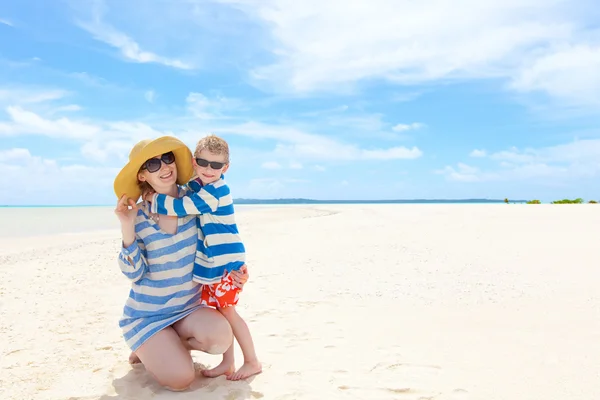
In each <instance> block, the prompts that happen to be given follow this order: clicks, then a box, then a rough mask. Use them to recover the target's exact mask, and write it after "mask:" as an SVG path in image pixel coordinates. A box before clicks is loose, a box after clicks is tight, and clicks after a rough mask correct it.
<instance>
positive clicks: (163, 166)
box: [138, 153, 177, 194]
mask: <svg viewBox="0 0 600 400" xmlns="http://www.w3.org/2000/svg"><path fill="white" fill-rule="evenodd" d="M151 160H152V161H151ZM174 161H175V157H174V156H173V153H167V154H163V155H162V156H156V157H154V158H152V159H150V160H147V161H146V163H144V165H143V166H142V169H140V172H139V173H138V180H139V181H140V182H146V183H148V184H149V185H150V186H152V189H154V191H155V192H156V193H160V194H168V193H170V192H171V191H172V189H173V187H174V186H176V183H177V164H175V162H174ZM159 162H160V167H159V168H158V169H156V167H157V166H158V163H159ZM151 171H154V172H151Z"/></svg>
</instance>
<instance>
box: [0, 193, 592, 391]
mask: <svg viewBox="0 0 600 400" xmlns="http://www.w3.org/2000/svg"><path fill="white" fill-rule="evenodd" d="M52 212H53V211H51V210H50V211H48V212H46V213H45V214H43V213H42V214H39V215H38V214H36V215H35V216H32V217H31V218H39V219H42V220H44V218H52V215H51V213H52ZM23 218H25V219H27V218H28V217H26V216H25V217H23ZM66 218H69V217H66ZM99 218H100V219H103V218H107V219H106V220H102V221H100V222H99V223H98V229H99V230H98V231H97V232H89V231H87V232H82V231H78V232H72V233H68V232H69V231H70V230H69V229H66V230H61V231H60V233H52V232H51V230H49V231H47V232H41V234H43V235H49V234H50V236H40V237H31V231H30V230H28V233H29V234H28V235H26V236H24V235H17V236H21V237H14V236H15V235H11V234H10V229H11V228H10V225H8V224H3V225H2V226H3V234H2V237H1V238H0V335H1V340H0V399H3V400H25V399H36V400H50V399H51V400H58V399H71V400H77V399H101V400H113V399H115V400H116V399H118V400H129V399H136V400H146V399H158V400H163V399H164V400H167V399H180V400H188V399H195V400H197V399H203V400H221V399H222V400H226V399H227V400H234V399H261V398H262V399H266V400H296V399H297V400H308V399H310V400H325V399H326V400H331V399H353V400H356V399H365V400H378V399H385V400H388V399H389V400H392V399H407V400H409V399H414V400H418V399H421V400H423V399H435V400H448V399H453V400H463V399H476V400H554V399H556V400H567V399H568V400H593V399H600V364H599V360H600V290H599V286H600V268H598V251H597V249H598V239H597V228H598V226H600V208H599V206H598V205H587V204H585V205H514V204H511V205H503V204H500V205H477V204H468V205H467V204H464V205H458V204H455V205H431V204H429V205H319V206H293V207H280V208H275V207H268V208H264V209H255V210H252V211H248V212H240V213H239V214H238V223H239V227H240V231H241V234H242V236H243V238H244V241H245V243H246V246H247V250H248V266H249V268H250V273H251V277H250V281H249V282H248V284H247V285H246V288H245V290H244V292H243V293H242V296H241V300H240V305H239V307H238V308H239V310H240V314H242V315H243V316H244V317H245V318H246V320H247V321H248V324H249V326H250V329H251V331H252V333H253V336H254V340H255V343H256V348H257V352H258V354H259V357H260V358H261V360H262V362H263V366H264V372H263V373H262V374H261V375H258V376H256V377H254V378H251V379H249V380H248V381H245V382H229V381H227V380H225V378H223V377H220V378H216V379H209V378H203V377H200V376H199V377H198V379H197V380H196V382H195V383H194V384H193V386H192V388H191V389H190V390H188V391H186V392H182V393H173V392H169V391H167V390H164V389H162V388H160V387H159V386H158V385H157V384H156V383H154V381H153V380H152V378H151V377H150V376H149V375H148V374H147V373H146V372H145V370H144V368H143V366H136V367H131V366H130V365H129V364H128V362H127V356H128V354H129V352H128V349H127V347H126V345H125V343H124V341H123V339H122V338H121V331H120V329H119V327H118V319H119V317H120V315H121V312H122V307H123V304H124V302H125V299H126V296H127V293H128V291H129V285H128V282H127V280H126V279H125V277H123V276H122V275H121V272H120V271H119V267H118V265H117V261H116V260H117V254H118V249H119V245H120V237H119V232H118V231H117V230H115V229H114V227H116V226H117V224H116V217H114V215H113V214H112V210H108V211H105V214H102V215H101V216H99ZM110 218H114V221H113V220H110ZM75 221H76V220H75ZM75 221H74V220H72V219H70V220H68V221H66V222H64V224H65V226H66V225H68V226H75V225H76V224H75ZM22 223H23V224H26V223H27V221H22ZM113 223H114V227H113V226H110V225H107V224H113ZM50 225H51V224H50ZM236 357H237V360H238V363H239V362H240V360H241V359H242V357H241V352H240V351H239V347H238V348H236ZM194 358H195V361H196V362H197V367H198V369H201V368H205V367H209V366H214V365H216V364H217V363H218V362H219V361H220V357H217V356H209V355H206V354H203V353H194Z"/></svg>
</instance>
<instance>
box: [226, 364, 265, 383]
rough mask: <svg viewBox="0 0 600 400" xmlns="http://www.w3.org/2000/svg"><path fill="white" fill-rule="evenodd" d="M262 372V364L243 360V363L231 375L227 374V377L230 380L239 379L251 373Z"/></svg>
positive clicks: (247, 376) (249, 375)
mask: <svg viewBox="0 0 600 400" xmlns="http://www.w3.org/2000/svg"><path fill="white" fill-rule="evenodd" d="M261 372H262V364H261V363H260V362H258V360H257V361H254V362H245V363H244V365H242V366H241V367H240V369H238V370H237V371H235V373H234V374H233V375H231V376H228V377H227V379H229V380H230V381H239V380H242V379H246V378H249V377H251V376H252V375H256V374H260V373H261Z"/></svg>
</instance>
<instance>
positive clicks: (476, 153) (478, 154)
mask: <svg viewBox="0 0 600 400" xmlns="http://www.w3.org/2000/svg"><path fill="white" fill-rule="evenodd" d="M486 155H487V153H486V151H485V150H478V149H475V150H473V151H472V152H471V154H469V156H470V157H475V158H482V157H485V156H486Z"/></svg>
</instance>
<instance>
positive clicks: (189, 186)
mask: <svg viewBox="0 0 600 400" xmlns="http://www.w3.org/2000/svg"><path fill="white" fill-rule="evenodd" d="M198 181H199V179H198V178H195V179H192V180H191V181H189V182H188V183H186V184H185V185H183V186H181V192H180V193H181V194H183V195H184V196H185V195H188V194H190V193H198V192H199V191H200V189H202V184H201V183H200V182H198Z"/></svg>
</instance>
